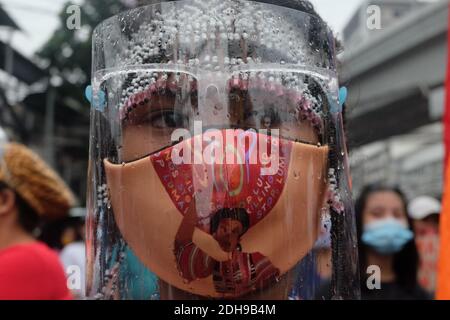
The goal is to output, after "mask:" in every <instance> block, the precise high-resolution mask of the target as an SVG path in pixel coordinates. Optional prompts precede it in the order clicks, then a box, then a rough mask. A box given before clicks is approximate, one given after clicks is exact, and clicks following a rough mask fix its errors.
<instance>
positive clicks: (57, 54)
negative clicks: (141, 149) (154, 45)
mask: <svg viewBox="0 0 450 320" xmlns="http://www.w3.org/2000/svg"><path fill="white" fill-rule="evenodd" d="M70 5H73V3H71V2H67V3H66V4H65V5H64V8H63V10H62V11H61V13H60V14H59V20H60V26H59V28H58V29H57V30H56V31H55V32H54V34H53V35H52V37H51V38H50V39H49V40H48V42H47V43H46V44H45V45H44V46H43V47H42V48H41V49H40V50H39V52H38V53H37V55H38V56H39V57H41V58H43V59H45V60H47V61H48V62H49V68H51V69H53V70H55V71H57V73H58V74H59V75H60V76H61V77H62V78H63V81H64V82H63V85H62V86H61V88H58V95H59V97H60V98H62V97H68V96H70V97H72V98H74V99H76V100H77V101H79V102H80V103H81V104H86V102H85V100H84V98H83V95H84V94H83V91H84V88H85V86H86V85H88V84H89V82H90V76H91V48H92V30H93V29H94V28H95V27H96V26H97V25H98V24H99V23H100V22H101V21H103V20H104V19H106V18H108V17H110V16H113V15H115V14H117V13H118V12H120V11H123V10H126V9H127V8H126V6H125V5H124V4H122V2H121V1H119V0H85V1H84V3H83V4H82V5H81V6H80V13H81V28H80V29H79V30H69V28H67V26H66V21H67V18H68V17H69V16H70V14H68V13H67V8H68V7H69V6H70Z"/></svg>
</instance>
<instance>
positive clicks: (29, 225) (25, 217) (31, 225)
mask: <svg viewBox="0 0 450 320" xmlns="http://www.w3.org/2000/svg"><path fill="white" fill-rule="evenodd" d="M6 189H9V190H11V191H13V192H14V194H15V197H16V206H17V211H18V217H17V219H18V221H19V224H20V226H21V227H22V228H23V229H24V230H25V231H26V232H28V233H32V232H33V231H34V230H35V229H36V228H37V227H38V226H39V222H40V218H39V215H38V214H37V213H36V211H35V210H34V209H32V208H31V207H30V206H29V205H28V203H27V202H26V201H25V200H24V199H23V198H22V197H21V196H20V195H19V194H18V193H17V192H16V191H15V190H14V189H12V188H10V187H9V186H8V185H7V184H6V183H4V182H2V181H0V191H3V190H6Z"/></svg>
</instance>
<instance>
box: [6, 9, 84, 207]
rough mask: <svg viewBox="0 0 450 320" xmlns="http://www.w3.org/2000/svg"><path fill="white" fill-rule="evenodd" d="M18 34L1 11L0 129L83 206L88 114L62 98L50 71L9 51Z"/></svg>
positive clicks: (79, 106)
mask: <svg viewBox="0 0 450 320" xmlns="http://www.w3.org/2000/svg"><path fill="white" fill-rule="evenodd" d="M16 32H22V31H21V30H20V28H19V26H18V25H17V24H16V23H15V22H14V21H13V19H11V17H10V16H9V15H8V13H7V12H6V11H5V10H3V8H2V7H1V6H0V126H1V127H2V128H3V130H4V131H5V132H6V134H7V136H8V138H9V140H12V141H17V142H21V143H23V144H26V145H27V146H29V147H30V148H31V149H33V150H34V151H36V152H37V153H38V154H39V155H41V156H42V157H43V158H44V159H46V161H47V162H48V163H49V164H50V165H52V166H53V167H54V168H55V169H56V170H57V171H58V172H59V173H60V174H61V176H62V177H63V178H64V180H65V181H66V182H67V183H68V184H69V185H70V187H71V188H72V190H73V191H74V193H75V194H76V195H77V196H78V199H79V203H80V204H82V203H84V198H85V194H86V179H87V178H86V174H87V161H86V159H87V155H88V139H89V117H88V116H86V113H87V114H89V108H87V110H86V107H85V106H82V105H80V104H79V103H78V102H76V101H70V100H67V99H64V98H60V97H59V96H58V95H57V94H56V92H57V90H58V87H57V86H58V81H57V77H55V76H54V75H52V72H51V70H49V69H48V68H46V67H45V66H43V65H41V64H40V63H39V61H34V60H33V59H32V58H28V57H26V56H24V55H22V54H21V53H20V52H19V51H18V50H16V49H15V48H13V47H12V46H11V42H12V41H11V40H12V37H14V34H15V33H16Z"/></svg>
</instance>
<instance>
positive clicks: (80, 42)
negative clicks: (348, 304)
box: [0, 0, 448, 299]
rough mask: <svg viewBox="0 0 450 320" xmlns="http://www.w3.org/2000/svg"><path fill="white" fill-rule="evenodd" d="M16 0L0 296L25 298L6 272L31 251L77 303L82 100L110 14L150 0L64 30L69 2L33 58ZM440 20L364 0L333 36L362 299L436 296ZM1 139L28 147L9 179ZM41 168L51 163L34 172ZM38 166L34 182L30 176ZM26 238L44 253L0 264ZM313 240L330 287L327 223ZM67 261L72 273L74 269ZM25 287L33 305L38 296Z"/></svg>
mask: <svg viewBox="0 0 450 320" xmlns="http://www.w3.org/2000/svg"><path fill="white" fill-rule="evenodd" d="M12 2H13V1H8V2H4V1H1V2H0V33H1V38H0V69H1V70H0V126H1V127H2V132H1V135H2V137H1V142H0V143H1V146H0V152H1V154H0V157H1V158H2V159H3V160H1V161H2V166H1V170H0V172H1V175H0V181H2V182H4V184H5V185H0V299H8V298H16V297H19V298H20V293H21V292H22V291H20V289H21V287H20V285H23V286H24V287H23V288H25V287H27V286H29V284H25V283H24V282H25V280H24V281H20V280H18V279H10V278H9V276H5V274H7V272H6V271H5V270H8V269H7V268H20V266H19V265H18V263H19V262H20V261H25V260H26V261H28V262H27V263H28V268H32V267H33V266H35V265H36V263H33V261H32V260H33V252H34V251H35V250H37V251H39V252H41V255H40V257H41V258H42V257H43V258H42V259H45V261H44V264H45V266H46V267H48V268H51V270H53V273H52V276H51V280H50V282H51V283H53V284H52V286H51V287H49V286H48V285H47V287H46V289H45V290H43V291H42V292H41V293H40V294H41V295H39V294H38V295H37V297H40V298H44V299H45V298H49V299H53V298H54V299H72V298H75V299H83V298H84V297H85V292H84V285H83V284H81V285H80V286H75V287H77V288H78V289H77V288H74V289H73V290H71V292H69V291H68V290H67V285H66V284H67V277H68V276H70V275H71V274H73V272H78V271H80V274H82V275H84V274H85V271H84V269H85V266H84V261H85V249H84V221H85V216H86V209H85V208H84V206H85V201H86V181H87V177H86V176H87V159H88V140H89V103H88V102H87V101H86V99H85V97H84V88H85V87H86V86H87V85H88V84H89V83H90V67H91V32H92V29H93V27H94V26H95V25H97V24H98V23H99V22H101V21H102V20H104V19H105V18H107V17H109V16H111V15H114V14H116V13H118V12H120V11H123V10H125V9H128V8H131V7H135V6H138V5H142V4H146V3H147V1H145V0H142V1H138V0H136V1H117V0H98V1H97V0H85V1H84V2H83V4H82V6H81V17H82V19H81V28H80V29H79V30H76V31H75V32H74V31H72V30H68V29H67V28H66V27H65V26H66V23H65V19H66V17H65V15H64V13H65V12H66V7H67V6H68V5H69V4H66V5H65V7H64V9H63V10H62V11H61V15H60V18H61V21H60V24H61V25H60V27H59V28H58V29H57V30H56V31H55V32H54V34H53V35H52V36H51V38H50V39H49V40H48V42H47V43H46V44H45V45H44V46H43V47H42V48H41V49H40V50H38V52H36V53H35V54H34V55H33V56H32V57H29V56H26V55H24V54H23V53H21V50H20V48H15V47H14V46H12V44H11V39H12V37H13V36H14V34H16V33H21V32H23V31H22V30H21V28H20V23H19V22H17V21H15V20H14V19H12V18H11V17H10V15H9V14H8V11H9V9H10V8H9V6H8V5H11V9H13V8H14V6H13V5H12ZM32 2H33V1H30V3H32ZM372 3H373V4H377V5H379V6H380V7H381V9H382V10H381V12H382V26H383V28H381V29H376V30H369V29H368V27H367V24H366V15H367V12H366V9H367V7H368V5H370V4H372ZM447 17H448V6H447V1H445V0H442V1H432V2H421V1H414V0H405V1H388V0H373V1H361V5H360V7H359V8H358V9H357V10H356V11H355V13H354V15H353V16H352V17H351V19H350V21H349V22H348V24H347V26H346V27H345V29H344V30H343V32H342V34H341V35H340V37H341V39H342V42H343V47H344V51H343V52H342V53H341V54H340V55H339V60H340V62H341V67H340V68H341V71H340V77H341V79H340V82H341V84H342V85H345V86H346V87H347V88H348V90H349V98H348V100H347V106H346V126H347V128H346V130H347V134H348V144H349V151H350V161H351V172H352V183H353V191H354V199H355V204H356V208H355V213H356V217H357V231H358V242H359V257H360V273H361V288H362V297H363V298H366V299H432V298H433V297H434V292H435V289H436V276H437V261H438V254H439V215H440V212H441V205H440V202H441V198H442V189H443V176H444V174H443V169H442V168H443V157H444V145H443V141H442V135H443V125H442V117H443V113H444V99H445V88H444V87H445V76H446V75H445V69H446V68H445V66H446V61H447V49H446V48H447V26H448V22H447ZM9 141H17V142H20V143H22V144H24V145H26V146H27V147H28V148H29V149H28V148H26V147H24V146H18V148H19V149H20V150H21V151H20V152H19V153H18V154H19V156H17V157H15V158H14V159H16V160H18V159H19V165H18V166H19V167H20V168H17V172H16V171H15V169H14V168H16V167H15V165H14V164H13V162H14V161H12V160H11V164H10V163H8V166H7V167H8V169H5V167H4V166H3V162H4V161H6V162H8V161H9V160H8V159H10V158H8V157H9V156H8V153H11V152H13V151H14V150H13V151H11V148H10V145H11V143H10V142H9ZM21 148H25V149H23V150H22V149H21ZM31 150H33V151H34V152H35V153H36V154H39V155H40V156H41V157H42V160H39V161H38V162H35V161H34V160H30V159H35V158H34V157H38V156H37V155H35V154H34V152H32V151H31ZM21 157H23V159H24V160H23V161H21V160H20V159H22V158H21ZM40 161H42V163H44V161H45V163H46V164H47V165H44V164H42V167H39V166H40ZM27 166H29V167H27ZM44 166H45V170H44V171H45V173H43V177H42V178H41V180H42V181H40V182H39V183H37V184H36V181H35V180H36V177H34V176H33V172H36V170H37V171H42V168H44ZM47 166H48V167H47ZM11 167H12V168H13V169H11ZM51 168H52V169H51ZM19 169H23V170H19ZM22 171H25V173H23V172H22ZM53 171H54V172H53ZM56 172H57V173H58V174H59V176H60V177H61V178H62V179H60V178H59V177H58V176H57V175H56ZM16 174H17V175H21V176H23V177H24V179H27V180H26V181H29V185H30V187H29V188H28V189H27V188H17V189H15V188H14V187H12V186H14V182H13V181H14V176H15V175H16ZM8 179H11V180H8ZM11 181H12V182H11ZM63 181H64V182H63ZM50 187H51V188H56V189H59V190H60V193H61V195H60V198H58V199H54V201H53V202H50V203H53V204H54V208H60V209H61V212H59V213H55V214H54V215H53V216H49V217H47V216H46V214H43V213H42V206H41V203H40V201H41V200H40V199H39V197H40V196H41V195H40V191H38V190H41V191H42V190H43V189H45V188H50ZM66 189H67V192H66ZM69 189H70V190H71V191H69ZM30 193H31V194H32V195H30ZM33 194H34V196H33ZM69 194H70V195H69ZM72 194H73V195H72ZM42 197H44V196H42ZM44 198H45V197H44ZM30 199H34V200H30ZM47 205H49V204H47ZM69 207H71V209H70V210H69ZM52 211H54V210H52ZM63 211H64V212H63ZM66 213H67V214H66ZM14 217H16V218H14ZM17 217H19V218H17ZM30 238H37V239H39V241H40V243H45V244H46V245H47V247H46V248H43V247H40V246H38V247H34V248H31V249H30V248H25V245H23V246H22V247H20V246H19V248H17V247H16V248H15V249H16V251H17V252H15V253H14V254H13V255H11V254H10V255H9V258H8V259H3V260H2V256H3V257H4V256H6V255H5V253H6V252H7V250H8V246H9V244H10V243H19V244H25V243H28V242H27V240H29V239H30ZM321 239H322V240H323V241H321V242H320V243H318V244H317V245H316V248H315V250H317V251H318V252H319V253H320V254H319V257H320V256H322V257H323V259H320V258H319V259H318V260H317V261H318V264H320V261H322V260H323V261H324V265H322V266H318V267H317V270H318V272H317V277H319V278H322V279H327V278H329V277H330V275H331V267H330V266H329V264H327V262H326V261H329V260H330V256H331V248H330V241H329V234H327V229H326V228H325V229H324V230H323V234H322V237H321ZM386 239H391V240H392V239H394V240H392V241H388V242H386ZM39 245H40V244H39ZM48 248H51V250H47V249H48ZM9 249H11V248H9ZM19 249H20V250H19ZM11 256H12V257H11ZM24 259H25V260H24ZM74 265H75V266H79V270H69V269H68V268H69V267H70V266H74ZM371 265H378V266H380V269H381V283H382V284H383V290H366V289H367V281H369V280H370V279H369V276H370V274H368V273H367V268H368V266H371ZM2 268H3V269H2ZM42 268H43V266H42V263H40V264H39V266H36V269H35V270H34V271H33V272H32V273H33V274H34V275H36V274H44V273H45V272H46V271H45V270H43V269H42ZM64 272H67V274H66V277H65V276H64V275H63V273H64ZM6 278H8V280H6ZM81 280H82V282H84V276H83V277H82V279H81ZM12 287H16V291H14V290H11V288H12ZM28 290H29V291H28V292H29V293H30V295H31V296H32V294H34V293H35V292H33V290H32V288H31V289H30V288H28ZM5 292H8V294H6V293H5ZM45 294H46V295H45ZM297 298H298V299H304V298H314V297H311V296H308V293H307V292H302V290H301V288H299V290H298V292H296V293H295V294H294V296H293V299H297Z"/></svg>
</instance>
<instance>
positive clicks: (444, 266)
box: [436, 4, 450, 300]
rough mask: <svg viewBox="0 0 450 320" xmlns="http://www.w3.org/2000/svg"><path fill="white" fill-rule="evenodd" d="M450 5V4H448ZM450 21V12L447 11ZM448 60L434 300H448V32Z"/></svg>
mask: <svg viewBox="0 0 450 320" xmlns="http://www.w3.org/2000/svg"><path fill="white" fill-rule="evenodd" d="M449 5H450V4H449ZM449 21H450V10H449ZM447 45H448V60H447V79H446V83H445V85H446V99H445V100H446V102H445V113H444V143H445V159H444V168H445V170H444V174H445V176H444V196H443V200H442V212H441V221H440V235H441V243H440V253H439V269H438V287H437V292H436V298H437V299H439V300H450V163H449V160H450V158H449V155H450V32H449V33H448V43H447Z"/></svg>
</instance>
